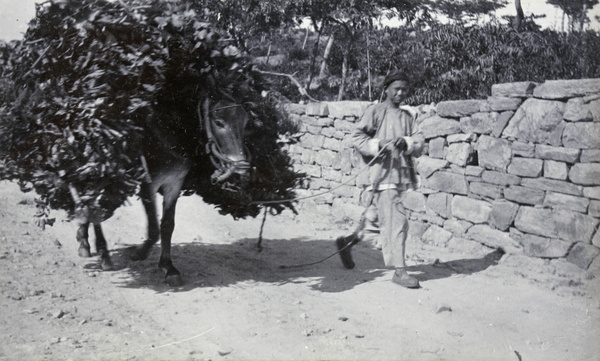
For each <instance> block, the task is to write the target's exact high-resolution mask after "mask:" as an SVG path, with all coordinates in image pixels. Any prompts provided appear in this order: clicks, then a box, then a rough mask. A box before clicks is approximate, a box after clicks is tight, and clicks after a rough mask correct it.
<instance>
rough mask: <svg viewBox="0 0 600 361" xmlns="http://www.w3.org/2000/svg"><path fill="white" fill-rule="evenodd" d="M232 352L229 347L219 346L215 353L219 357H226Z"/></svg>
mask: <svg viewBox="0 0 600 361" xmlns="http://www.w3.org/2000/svg"><path fill="white" fill-rule="evenodd" d="M232 352H233V349H232V348H231V347H227V346H220V347H219V349H218V350H217V353H218V354H219V356H227V355H229V354H230V353H232Z"/></svg>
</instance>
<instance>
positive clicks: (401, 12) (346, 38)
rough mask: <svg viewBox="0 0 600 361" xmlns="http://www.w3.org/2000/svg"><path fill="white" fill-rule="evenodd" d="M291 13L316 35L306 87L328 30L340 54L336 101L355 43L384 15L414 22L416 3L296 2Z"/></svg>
mask: <svg viewBox="0 0 600 361" xmlns="http://www.w3.org/2000/svg"><path fill="white" fill-rule="evenodd" d="M294 7H295V10H294V12H295V13H296V14H297V16H299V17H307V18H308V19H310V22H311V24H312V26H313V28H314V30H315V33H316V34H317V37H316V39H315V42H314V45H313V51H312V56H311V62H310V67H309V70H308V80H307V82H308V86H309V87H310V84H311V83H312V81H313V79H314V76H315V73H316V60H317V56H318V49H319V44H320V39H321V36H322V35H323V34H324V33H325V32H326V31H328V32H329V33H330V36H331V38H330V39H334V41H335V43H336V44H335V45H336V47H337V49H338V50H340V51H341V54H342V57H341V74H340V77H339V84H338V97H337V98H338V100H341V99H342V98H343V96H344V93H345V85H346V80H347V77H348V74H349V71H350V68H349V64H350V57H351V56H352V55H353V54H354V53H356V52H357V48H356V44H357V43H358V41H359V40H360V39H361V38H364V36H365V34H366V31H367V30H368V29H372V28H373V21H374V19H376V18H379V17H380V16H381V15H382V13H384V12H385V13H386V16H387V17H389V18H397V19H408V20H412V19H414V17H415V15H416V13H417V10H418V9H419V8H420V5H419V2H418V1H415V0H379V1H354V0H340V1H329V0H304V1H297V2H295V5H294Z"/></svg>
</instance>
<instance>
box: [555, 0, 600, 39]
mask: <svg viewBox="0 0 600 361" xmlns="http://www.w3.org/2000/svg"><path fill="white" fill-rule="evenodd" d="M546 2H547V3H548V4H550V5H553V6H556V7H558V8H559V9H561V10H562V11H563V14H564V15H566V16H567V19H568V21H569V24H568V26H569V30H570V31H571V32H573V31H579V32H581V31H583V27H584V25H585V24H587V23H589V21H590V20H589V19H588V17H587V12H588V11H589V10H591V9H592V8H593V7H594V6H596V5H597V4H598V2H599V0H546Z"/></svg>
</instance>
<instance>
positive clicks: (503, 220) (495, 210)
mask: <svg viewBox="0 0 600 361" xmlns="http://www.w3.org/2000/svg"><path fill="white" fill-rule="evenodd" d="M518 210H519V205H518V204H515V203H512V202H507V201H496V202H494V203H492V213H491V214H490V224H492V225H493V226H494V227H496V228H498V229H499V230H501V231H507V230H508V229H509V228H510V226H511V225H512V224H513V222H514V220H515V217H516V216H517V211H518Z"/></svg>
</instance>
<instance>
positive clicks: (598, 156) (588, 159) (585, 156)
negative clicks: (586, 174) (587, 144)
mask: <svg viewBox="0 0 600 361" xmlns="http://www.w3.org/2000/svg"><path fill="white" fill-rule="evenodd" d="M592 162H595V163H600V149H584V150H582V151H581V163H592Z"/></svg>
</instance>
